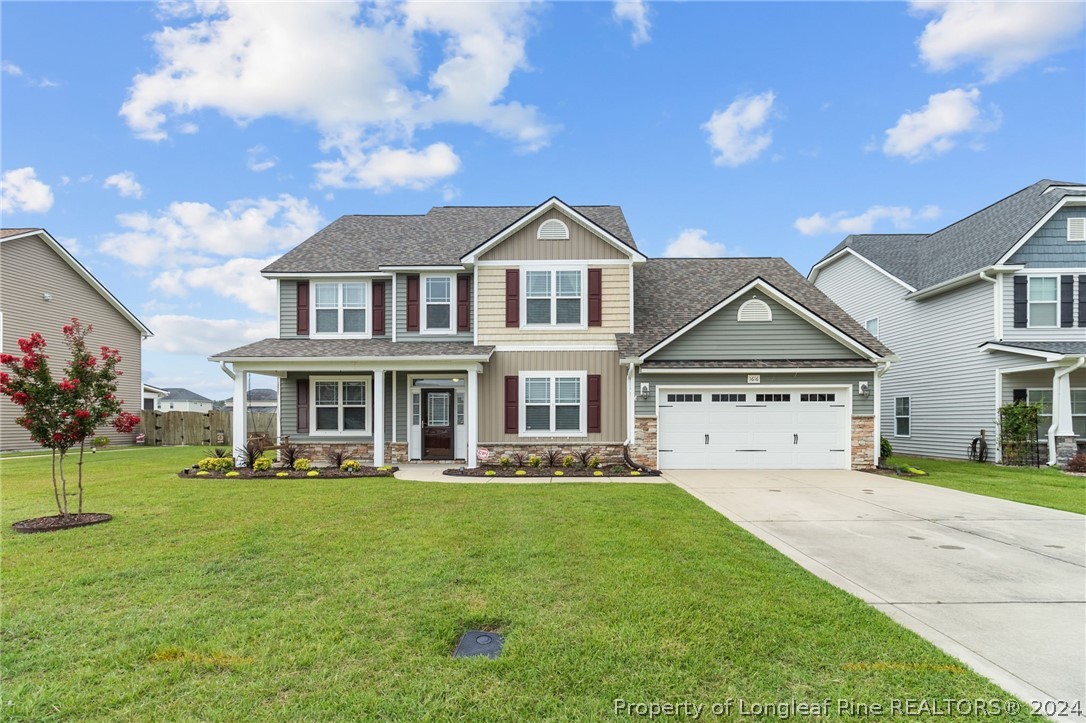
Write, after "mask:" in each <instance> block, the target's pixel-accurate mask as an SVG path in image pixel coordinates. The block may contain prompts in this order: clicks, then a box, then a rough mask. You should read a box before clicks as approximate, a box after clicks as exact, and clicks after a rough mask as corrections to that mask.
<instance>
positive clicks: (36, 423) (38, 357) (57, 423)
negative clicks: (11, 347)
mask: <svg viewBox="0 0 1086 723" xmlns="http://www.w3.org/2000/svg"><path fill="white" fill-rule="evenodd" d="M92 329H93V327H92V326H90V325H87V326H83V324H82V323H80V321H79V319H76V318H73V319H72V323H71V324H67V325H65V326H64V329H63V332H64V342H65V344H66V345H67V347H68V353H69V357H70V358H69V361H68V363H67V365H66V366H65V370H64V377H63V378H62V379H60V380H59V381H57V380H56V379H55V378H54V377H53V373H52V371H51V370H50V368H49V363H48V360H49V355H48V354H46V353H45V352H44V351H43V350H44V349H45V347H46V343H45V339H44V337H42V335H41V334H39V333H38V332H34V333H33V334H31V335H30V338H28V339H19V350H20V351H21V352H22V356H16V355H13V354H0V365H2V366H3V367H5V368H6V369H7V371H0V394H3V395H5V396H7V397H8V398H10V399H11V401H12V402H14V403H15V404H17V405H19V406H20V407H21V408H22V414H21V415H20V416H19V417H18V419H16V420H15V421H16V422H18V423H19V424H20V425H21V426H22V427H23V428H25V429H26V430H27V431H28V432H30V436H31V438H32V439H33V440H34V441H35V442H37V443H38V444H40V445H41V446H43V447H46V448H47V449H50V450H52V453H53V454H52V462H53V468H52V469H53V497H54V499H55V500H56V503H57V511H58V512H59V513H60V515H61V516H64V517H67V516H68V515H69V514H71V513H70V512H69V507H68V498H69V496H70V495H69V493H68V481H67V477H66V476H65V471H64V460H65V457H66V456H67V454H68V452H69V451H70V450H72V449H75V448H78V449H79V462H78V473H77V487H78V491H77V493H75V494H76V495H77V497H78V503H77V513H79V514H81V513H82V512H83V452H84V449H85V447H86V442H87V439H88V438H93V436H94V433H95V430H96V429H97V428H98V427H100V426H102V425H104V424H107V423H111V424H112V425H113V427H114V428H115V429H116V430H117V431H118V432H131V431H132V430H133V429H134V428H135V427H136V425H137V424H139V421H140V420H139V417H137V416H136V415H134V414H130V413H128V412H125V411H124V409H123V405H124V401H123V400H121V399H118V398H117V380H118V378H119V377H120V376H121V375H122V374H123V373H124V372H122V371H120V370H118V369H117V364H118V363H119V362H120V361H121V355H120V353H119V352H118V351H117V350H116V349H111V348H110V347H108V346H103V347H101V349H100V353H99V354H98V355H95V354H92V353H91V352H89V351H88V350H87V336H88V335H89V334H90V333H91V331H92Z"/></svg>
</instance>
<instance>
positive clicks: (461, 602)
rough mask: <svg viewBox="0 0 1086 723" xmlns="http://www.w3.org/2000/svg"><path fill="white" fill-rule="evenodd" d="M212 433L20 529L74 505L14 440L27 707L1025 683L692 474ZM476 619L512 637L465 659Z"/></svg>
mask: <svg viewBox="0 0 1086 723" xmlns="http://www.w3.org/2000/svg"><path fill="white" fill-rule="evenodd" d="M200 456H201V450H199V449H197V448H189V449H187V450H185V449H176V448H174V449H161V448H159V449H154V448H152V449H147V450H140V451H138V452H132V453H129V454H115V455H96V456H95V457H93V458H91V459H90V460H89V463H88V469H87V478H88V493H87V499H88V500H89V504H88V505H87V508H86V509H87V510H88V511H100V512H110V513H113V515H114V516H115V519H114V520H113V521H112V522H110V523H108V524H105V525H99V526H96V527H88V528H82V529H76V530H68V531H64V532H57V533H48V534H37V535H16V534H15V533H13V532H12V531H11V530H10V529H9V527H8V526H9V525H10V523H12V522H14V521H16V520H19V519H23V518H27V517H32V516H38V515H42V514H49V513H50V512H51V510H50V504H51V492H50V491H49V487H48V478H47V474H48V471H47V469H48V466H47V462H46V461H44V460H9V461H4V462H2V467H0V471H2V474H3V500H2V501H3V511H2V516H0V517H2V521H3V525H4V527H3V530H2V532H0V542H2V544H3V559H2V572H3V583H4V584H3V639H2V650H0V663H2V670H3V689H2V693H0V695H2V697H3V701H2V705H3V707H2V709H0V710H2V711H3V713H2V717H3V718H4V719H5V720H155V721H158V720H193V719H200V720H223V721H226V720H230V721H233V720H246V719H254V718H258V719H273V720H374V719H387V720H450V719H460V720H536V719H552V720H585V719H590V720H611V719H613V718H615V716H614V714H613V702H612V701H613V700H614V699H616V698H622V699H626V700H629V701H646V702H650V701H655V702H679V701H684V700H686V701H691V702H693V703H705V704H712V703H714V702H722V701H725V700H727V699H729V698H743V699H744V700H746V701H748V702H759V703H767V702H780V701H787V700H789V699H792V698H796V699H798V700H800V701H820V700H822V699H824V698H831V699H834V700H836V699H838V698H843V699H851V700H855V701H859V702H867V703H882V704H884V705H888V704H889V701H890V700H891V699H893V698H921V697H925V698H929V699H932V698H938V699H943V698H969V699H977V698H984V699H988V698H1005V697H1006V696H1005V694H1004V693H1003V692H1002V691H1000V690H999V689H998V688H996V687H995V686H994V685H992V684H990V683H988V682H987V681H986V680H984V679H982V678H981V677H979V676H977V675H975V674H973V673H972V672H969V671H966V670H963V669H961V668H959V667H957V664H956V662H955V661H954V660H953V659H952V658H950V657H949V656H947V655H945V654H943V653H942V652H940V651H939V650H938V649H936V648H935V647H933V646H932V645H930V644H929V643H927V642H925V641H923V640H922V639H920V638H919V637H918V636H916V635H914V634H913V633H911V632H908V631H906V630H905V629H903V628H901V627H899V626H898V625H897V624H895V623H893V622H892V621H891V620H889V619H888V618H886V617H884V616H883V615H882V614H881V613H878V612H877V611H875V610H874V609H873V608H871V607H869V606H867V605H865V604H864V603H862V602H860V601H859V600H857V599H855V598H853V597H851V596H849V595H847V594H845V593H844V592H842V591H840V590H837V589H836V588H833V587H832V586H830V585H829V584H828V583H826V582H824V581H822V580H820V579H818V578H816V577H814V576H812V575H811V574H809V573H807V572H806V571H804V570H802V569H801V568H799V567H798V566H796V565H795V564H793V563H792V562H791V561H789V560H787V559H786V558H784V557H783V556H781V555H780V554H778V553H777V552H775V551H774V550H772V549H771V548H770V547H768V546H766V545H765V544H763V543H762V542H760V541H758V540H757V539H755V538H754V537H752V536H751V535H749V534H747V533H746V532H744V531H742V530H741V529H739V528H738V527H736V526H734V525H733V524H731V523H730V522H728V521H727V520H725V519H724V518H723V517H722V516H720V515H719V514H717V513H715V512H713V511H711V510H710V509H709V508H708V507H706V506H704V505H703V504H701V503H700V502H698V501H697V500H695V499H693V498H692V497H690V496H689V495H687V494H686V493H684V492H682V491H681V490H679V489H677V488H675V487H672V486H670V485H648V484H646V485H637V484H622V485H617V484H595V485H594V484H558V485H549V484H541V485H497V484H487V485H470V484H422V483H412V482H402V481H397V480H389V479H381V480H377V479H355V480H319V479H317V480H261V481H224V480H205V479H178V478H177V477H176V476H175V475H174V472H175V470H177V469H179V468H180V467H181V466H182V465H183V464H186V463H191V462H192V461H194V460H195V459H197V458H198V457H200ZM473 627H490V628H498V629H500V630H501V631H502V632H504V633H505V634H506V635H507V636H508V638H507V644H506V649H505V652H504V654H503V655H502V657H501V658H500V659H499V660H497V661H485V660H454V659H452V658H451V657H450V652H451V651H452V649H453V646H454V644H455V642H456V640H457V637H458V636H459V634H460V633H461V632H462V631H463V630H466V629H469V628H473ZM836 718H837V716H836V715H830V716H828V719H831V720H832V719H836ZM921 719H923V718H921ZM1020 719H1021V720H1025V719H1026V717H1025V716H1024V715H1023V716H1021V717H1020ZM851 720H855V718H853V719H851Z"/></svg>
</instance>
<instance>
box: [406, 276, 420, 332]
mask: <svg viewBox="0 0 1086 723" xmlns="http://www.w3.org/2000/svg"><path fill="white" fill-rule="evenodd" d="M407 330H408V331H418V330H419V277H418V274H412V275H411V276H408V277H407Z"/></svg>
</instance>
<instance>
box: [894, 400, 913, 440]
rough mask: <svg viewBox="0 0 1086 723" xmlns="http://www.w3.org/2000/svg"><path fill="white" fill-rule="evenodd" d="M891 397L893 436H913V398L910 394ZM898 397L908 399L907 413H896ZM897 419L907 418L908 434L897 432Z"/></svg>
mask: <svg viewBox="0 0 1086 723" xmlns="http://www.w3.org/2000/svg"><path fill="white" fill-rule="evenodd" d="M893 399H894V436H895V437H897V438H898V439H908V438H909V437H911V436H913V398H912V397H911V396H903V397H894V398H893ZM899 399H908V400H909V413H908V414H906V415H901V414H898V413H897V400H899ZM899 419H908V420H909V433H908V434H898V432H897V420H899Z"/></svg>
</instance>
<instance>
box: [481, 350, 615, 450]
mask: <svg viewBox="0 0 1086 723" xmlns="http://www.w3.org/2000/svg"><path fill="white" fill-rule="evenodd" d="M522 371H533V372H549V371H563V372H585V373H586V374H599V375H600V377H601V378H600V392H601V398H600V431H599V432H598V433H595V432H594V433H591V434H588V435H586V436H584V437H569V438H566V437H521V436H519V435H516V434H506V433H505V425H504V421H505V377H506V376H518V375H519V374H520V373H521V372H522ZM587 391H588V390H582V392H581V396H582V403H585V397H586V395H587ZM519 401H520V402H521V403H522V402H523V400H519ZM625 415H626V370H625V368H624V367H621V366H619V363H618V352H607V351H542V350H540V351H516V352H503V351H496V352H494V355H493V356H491V358H490V361H489V362H488V363H487V364H486V366H485V367H484V368H483V373H482V374H481V375H480V376H479V444H480V445H481V446H484V447H485V446H487V445H493V444H539V445H554V446H561V445H563V444H567V445H569V444H572V445H577V444H622V442H623V441H625V439H626V416H625Z"/></svg>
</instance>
